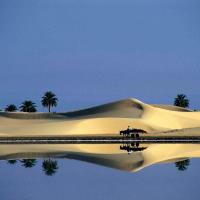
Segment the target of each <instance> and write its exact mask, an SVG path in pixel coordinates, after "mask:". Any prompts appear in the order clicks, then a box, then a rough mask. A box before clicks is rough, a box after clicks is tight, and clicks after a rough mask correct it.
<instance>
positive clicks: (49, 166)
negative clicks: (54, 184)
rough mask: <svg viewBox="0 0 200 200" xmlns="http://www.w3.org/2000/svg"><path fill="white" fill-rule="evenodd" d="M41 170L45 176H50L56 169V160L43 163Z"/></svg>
mask: <svg viewBox="0 0 200 200" xmlns="http://www.w3.org/2000/svg"><path fill="white" fill-rule="evenodd" d="M42 168H43V171H44V172H45V174H46V175H47V176H52V175H53V174H55V173H56V171H57V169H58V163H57V161H56V160H51V159H50V158H49V159H48V160H44V161H43V163H42Z"/></svg>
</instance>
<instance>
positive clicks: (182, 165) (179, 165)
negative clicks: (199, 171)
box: [175, 159, 190, 171]
mask: <svg viewBox="0 0 200 200" xmlns="http://www.w3.org/2000/svg"><path fill="white" fill-rule="evenodd" d="M175 165H176V167H177V168H178V170H179V171H184V170H186V169H188V166H189V165H190V160H189V159H186V160H182V161H178V162H175Z"/></svg>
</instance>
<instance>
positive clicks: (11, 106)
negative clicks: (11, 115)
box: [5, 104, 17, 112]
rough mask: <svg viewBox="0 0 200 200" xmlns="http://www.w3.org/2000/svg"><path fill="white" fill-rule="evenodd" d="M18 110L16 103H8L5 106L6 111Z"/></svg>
mask: <svg viewBox="0 0 200 200" xmlns="http://www.w3.org/2000/svg"><path fill="white" fill-rule="evenodd" d="M16 110H17V107H16V106H15V105H14V104H10V105H7V106H6V108H5V111H6V112H15V111H16Z"/></svg>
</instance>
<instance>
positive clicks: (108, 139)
mask: <svg viewBox="0 0 200 200" xmlns="http://www.w3.org/2000/svg"><path fill="white" fill-rule="evenodd" d="M133 142H138V143H165V144H166V143H200V136H188V137H185V136H148V137H147V136H141V137H139V138H138V139H132V138H130V137H122V136H34V137H33V136H23V137H0V144H123V143H133Z"/></svg>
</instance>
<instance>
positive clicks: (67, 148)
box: [0, 144, 200, 171]
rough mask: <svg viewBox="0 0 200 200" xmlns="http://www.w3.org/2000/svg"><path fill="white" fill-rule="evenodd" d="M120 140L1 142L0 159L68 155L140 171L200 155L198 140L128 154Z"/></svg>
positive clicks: (103, 164)
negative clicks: (65, 143)
mask: <svg viewBox="0 0 200 200" xmlns="http://www.w3.org/2000/svg"><path fill="white" fill-rule="evenodd" d="M119 146H120V145H119V144H100V145H94V144H91V145H88V144H74V145H63V144H56V145H44V144H40V145H0V159H21V158H44V157H55V158H69V159H75V160H81V161H85V162H89V163H94V164H98V165H102V166H106V167H111V168H115V169H120V170H125V171H138V170H141V169H143V168H145V167H148V166H150V165H153V164H157V163H168V162H176V161H179V160H182V159H184V158H191V157H200V145H198V144H149V145H148V146H146V147H147V149H145V150H144V151H139V152H134V153H131V154H128V153H127V152H125V151H120V149H119Z"/></svg>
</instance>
